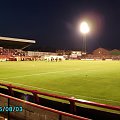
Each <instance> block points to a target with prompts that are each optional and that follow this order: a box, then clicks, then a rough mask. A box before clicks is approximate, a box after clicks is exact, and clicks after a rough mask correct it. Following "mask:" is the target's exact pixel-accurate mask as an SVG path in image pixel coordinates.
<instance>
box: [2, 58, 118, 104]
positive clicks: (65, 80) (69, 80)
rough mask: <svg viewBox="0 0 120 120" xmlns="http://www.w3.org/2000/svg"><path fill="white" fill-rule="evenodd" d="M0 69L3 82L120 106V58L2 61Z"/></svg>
mask: <svg viewBox="0 0 120 120" xmlns="http://www.w3.org/2000/svg"><path fill="white" fill-rule="evenodd" d="M0 69H1V70H0V82H4V83H11V84H13V85H17V86H21V87H25V88H29V89H36V90H39V91H44V92H49V93H55V94H58V95H64V96H74V97H76V98H79V99H85V100H91V101H96V102H100V103H106V104H111V105H118V106H120V61H76V60H74V61H62V62H45V61H26V62H25V61H24V62H22V61H21V62H0ZM26 85H27V86H26Z"/></svg>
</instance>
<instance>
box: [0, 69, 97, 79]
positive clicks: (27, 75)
mask: <svg viewBox="0 0 120 120" xmlns="http://www.w3.org/2000/svg"><path fill="white" fill-rule="evenodd" d="M79 70H80V69H75V70H63V71H54V72H42V73H36V74H26V75H19V76H14V77H6V78H0V79H2V80H6V79H11V78H22V77H29V76H37V75H38V76H39V75H45V74H54V73H62V72H63V73H64V72H69V71H79ZM90 71H95V70H88V71H86V73H88V72H90ZM81 74H82V73H81Z"/></svg>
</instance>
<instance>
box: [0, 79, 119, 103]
mask: <svg viewBox="0 0 120 120" xmlns="http://www.w3.org/2000/svg"><path fill="white" fill-rule="evenodd" d="M0 81H1V82H7V83H13V82H9V81H4V80H0ZM13 84H17V85H22V86H25V87H28V88H35V89H39V90H45V91H50V92H54V93H60V94H65V95H70V96H76V97H84V98H91V99H96V100H101V101H107V102H114V103H119V104H120V102H119V101H115V100H109V99H104V98H96V97H89V96H83V95H73V94H69V93H65V92H60V91H54V90H50V89H45V88H38V87H34V86H30V85H24V84H21V83H13Z"/></svg>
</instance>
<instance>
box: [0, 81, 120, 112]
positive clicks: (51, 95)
mask: <svg viewBox="0 0 120 120" xmlns="http://www.w3.org/2000/svg"><path fill="white" fill-rule="evenodd" d="M0 85H1V86H5V87H7V88H8V89H9V94H10V95H12V96H14V93H13V90H12V89H17V90H22V91H26V92H30V93H32V94H33V95H34V99H35V102H36V103H40V101H39V97H38V95H44V96H48V97H52V98H58V99H61V100H66V101H69V102H70V111H71V113H75V103H82V104H86V105H91V106H97V107H100V108H107V109H110V110H116V111H120V106H112V105H106V104H101V103H96V102H91V101H87V100H81V99H76V98H71V97H66V96H59V95H55V94H49V93H45V92H39V91H37V90H29V89H26V88H21V87H18V86H13V85H11V84H3V83H0Z"/></svg>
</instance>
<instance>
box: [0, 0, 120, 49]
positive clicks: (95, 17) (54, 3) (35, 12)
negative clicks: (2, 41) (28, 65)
mask: <svg viewBox="0 0 120 120" xmlns="http://www.w3.org/2000/svg"><path fill="white" fill-rule="evenodd" d="M83 20H85V21H87V22H88V24H89V26H90V33H89V34H88V35H87V50H88V51H93V50H94V49H96V48H98V47H103V48H106V49H109V50H111V49H115V48H116V49H120V1H119V0H19V1H17V0H16V1H14V0H4V1H1V3H0V36H6V37H17V38H26V39H34V40H36V42H37V44H36V45H35V46H34V49H39V48H41V47H45V46H47V47H50V48H55V49H65V50H81V48H82V34H81V33H80V32H79V27H78V26H79V24H80V22H81V21H83Z"/></svg>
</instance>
